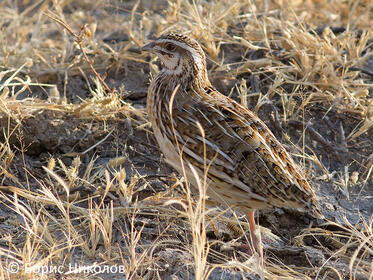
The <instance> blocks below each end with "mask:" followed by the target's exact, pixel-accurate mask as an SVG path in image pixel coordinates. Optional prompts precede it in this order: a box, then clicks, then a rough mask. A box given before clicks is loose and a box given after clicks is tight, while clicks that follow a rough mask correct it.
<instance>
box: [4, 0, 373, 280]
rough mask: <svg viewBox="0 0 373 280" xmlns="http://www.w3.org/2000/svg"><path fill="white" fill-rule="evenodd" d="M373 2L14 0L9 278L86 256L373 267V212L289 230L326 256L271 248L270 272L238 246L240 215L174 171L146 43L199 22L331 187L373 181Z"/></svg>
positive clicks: (7, 156)
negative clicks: (152, 95)
mask: <svg viewBox="0 0 373 280" xmlns="http://www.w3.org/2000/svg"><path fill="white" fill-rule="evenodd" d="M159 7H161V8H159ZM372 9H373V3H372V1H369V0H361V1H306V2H303V1H234V0H226V1H187V0H176V1H168V2H167V3H166V2H164V1H154V3H153V1H152V2H150V1H149V3H147V2H146V1H137V2H135V1H128V2H125V3H122V2H121V1H115V0H111V1H103V0H99V1H93V3H92V1H88V0H79V1H75V2H72V1H52V2H50V1H43V0H41V1H36V2H29V1H26V0H24V1H3V2H1V3H0V29H1V33H0V123H1V128H2V130H1V132H2V136H1V142H0V180H1V183H0V197H1V198H0V211H1V216H0V221H1V224H0V244H1V247H0V256H1V266H0V277H1V279H35V278H38V279H50V275H48V274H40V273H37V272H36V271H37V269H34V270H33V269H30V268H38V267H42V266H46V265H60V266H62V267H63V268H64V271H67V269H68V267H69V264H71V263H76V264H79V265H80V266H81V267H87V266H90V265H93V264H95V263H96V264H98V265H109V264H110V265H122V266H123V267H124V277H125V278H126V279H143V278H148V279H152V278H156V279H163V278H165V277H171V275H172V274H174V275H175V277H179V278H180V277H181V278H189V277H190V278H192V275H193V276H194V277H196V278H197V279H206V278H208V277H210V278H211V279H213V277H216V278H218V277H219V276H220V278H221V277H224V275H228V274H227V273H238V275H241V276H242V277H249V276H248V275H252V277H254V275H257V276H258V277H261V278H265V279H371V278H373V267H372V263H371V262H370V260H371V259H372V250H373V239H372V236H373V235H372V220H371V219H372V218H371V217H372V216H371V214H372V213H365V215H361V217H360V221H358V222H351V221H349V220H348V219H347V218H343V213H338V214H339V215H340V216H341V217H342V218H341V219H340V220H334V221H329V222H327V223H326V224H324V225H319V226H314V227H310V228H307V226H306V225H305V226H304V228H306V229H304V230H303V231H301V230H299V231H298V233H297V234H296V236H293V237H292V240H290V241H291V242H292V243H293V244H295V245H296V246H297V248H299V249H301V250H304V251H305V252H308V253H309V252H319V253H318V254H319V255H320V254H321V255H322V256H323V258H322V257H320V260H321V261H320V262H317V261H315V259H314V260H312V259H311V257H310V256H311V255H307V254H306V253H305V254H306V258H309V263H307V264H306V263H305V262H304V263H301V264H298V265H297V264H294V263H295V261H296V258H297V256H294V257H293V258H291V257H290V262H289V261H288V260H287V259H286V258H285V257H281V256H283V255H281V253H278V252H277V254H276V253H275V252H272V251H270V250H269V252H268V254H267V256H266V258H265V259H264V266H263V269H262V270H260V271H258V269H257V263H256V262H255V260H254V259H253V258H251V257H250V256H247V255H245V254H244V253H242V252H240V251H236V250H235V249H233V250H232V247H234V243H235V242H236V241H238V240H242V238H244V237H242V235H244V233H242V232H243V231H244V228H245V222H244V220H243V219H242V218H241V217H239V216H237V215H239V214H234V213H231V212H229V209H228V210H222V209H217V208H211V207H210V208H206V207H205V205H204V204H205V203H208V201H205V200H204V199H203V196H198V195H197V196H196V195H195V194H193V193H190V191H189V190H190V188H189V186H188V182H184V181H182V179H181V178H179V177H176V175H174V174H173V173H167V174H164V173H162V172H165V170H166V171H167V170H168V172H170V171H169V169H167V168H166V167H165V166H164V164H163V163H162V161H161V160H160V159H159V154H158V152H157V149H156V147H155V146H154V142H152V140H151V137H152V136H151V129H150V127H149V124H148V122H147V120H146V116H145V113H144V112H145V111H144V101H143V98H144V96H145V94H146V87H147V82H148V73H147V72H148V68H149V67H150V74H151V75H152V74H154V73H155V72H156V71H159V64H158V62H157V61H155V60H154V59H151V60H150V62H149V61H148V59H147V58H146V57H145V55H143V54H140V52H139V47H141V46H142V45H143V44H144V43H145V42H146V41H147V40H148V39H150V38H153V37H156V36H159V35H160V34H161V33H165V32H169V31H177V32H182V33H188V34H189V35H191V36H193V37H194V38H196V39H197V40H198V41H199V42H201V44H202V45H203V47H204V50H205V52H206V54H207V56H208V64H209V65H208V66H209V67H208V68H209V76H210V77H211V80H213V81H215V83H214V84H216V86H218V87H220V88H221V91H222V92H225V93H227V94H230V95H231V96H232V98H235V99H236V100H238V101H240V102H241V103H242V104H244V105H247V106H249V107H250V109H253V110H255V111H256V112H257V113H259V114H262V115H263V116H264V117H266V118H267V119H264V120H265V121H266V122H267V123H268V124H269V125H270V126H271V128H272V129H274V130H275V133H277V136H280V137H281V138H282V142H284V143H286V144H287V145H288V147H289V148H290V149H292V150H291V151H292V153H293V155H294V156H295V157H296V158H298V160H299V159H300V160H301V161H302V162H303V165H304V167H305V168H306V169H307V173H308V174H309V177H310V179H311V180H313V181H318V182H319V184H320V187H319V191H320V193H321V195H320V196H322V197H321V199H322V200H324V201H329V200H332V199H333V197H331V196H330V197H325V196H326V195H333V194H334V193H335V192H340V193H341V194H342V195H343V196H347V197H348V196H349V195H350V194H352V193H358V195H357V197H359V195H360V193H363V192H365V191H370V193H369V192H368V195H369V194H370V195H372V192H371V191H372V189H371V186H372V180H373V172H372V171H373V147H372V142H371V140H370V139H372V127H373V96H372V92H373V86H372V85H373V83H372V81H373V78H372V77H373V66H372V64H373V60H372V49H373V45H372V44H373V40H372V39H373V38H372V37H373V35H372V32H373V29H372V26H373V18H372V16H371V15H372ZM56 21H57V22H58V23H56ZM82 26H83V28H82ZM76 31H77V32H76ZM87 35H89V36H87ZM92 72H93V73H95V74H94V75H92V74H91V73H92ZM123 73H124V74H123ZM114 89H116V90H114ZM263 112H264V113H263ZM336 127H337V130H336V131H333V129H335V128H336ZM325 130H330V131H332V132H330V133H329V132H326V131H325ZM87 138H88V140H85V139H87ZM141 159H143V160H141ZM149 161H151V163H149ZM144 166H146V168H147V169H144ZM149 166H150V167H149ZM162 166H163V167H162ZM149 169H150V170H151V171H149ZM144 170H145V171H144ZM200 182H201V184H200V186H198V187H199V188H198V189H199V192H200V193H203V192H204V191H203V190H204V188H205V187H206V186H205V184H204V183H203V182H204V178H200ZM356 188H359V190H358V191H356ZM353 210H354V211H355V209H353ZM345 211H347V212H348V211H351V210H345ZM355 212H356V213H358V211H355ZM229 215H230V216H229ZM369 219H370V220H369ZM221 224H223V225H226V228H227V230H226V231H223V233H221V231H222V229H221V228H222V227H223V228H224V226H221ZM262 231H264V232H265V229H263V228H262ZM237 234H238V237H237V236H236V235H237ZM212 235H214V237H213V238H212V237H211V236H212ZM232 236H233V237H232ZM228 237H229V238H228ZM282 237H283V236H282ZM240 238H241V239H240ZM310 244H311V245H310ZM310 248H311V249H310ZM281 250H282V249H281ZM284 250H287V249H286V248H285V249H284ZM307 250H308V251H307ZM310 250H311V251H310ZM312 250H314V251H312ZM315 250H316V251H315ZM227 252H228V253H227ZM232 252H233V253H232ZM289 252H293V251H289ZM289 254H290V253H289ZM319 255H318V256H319ZM316 259H317V258H316ZM11 263H16V264H17V265H19V272H18V273H11V271H10V270H9V265H10V264H11ZM26 264H27V267H28V268H29V269H28V270H26ZM172 266H175V267H177V268H178V269H176V271H175V270H172V269H171V267H172ZM178 271H179V274H177V273H178ZM180 271H186V272H185V274H180ZM217 271H218V272H219V273H220V274H214V273H216V272H217ZM167 273H168V274H167ZM224 273H226V274H224ZM216 275H217V276H216ZM222 275H223V276H222ZM81 276H82V274H79V273H77V272H76V271H75V272H74V273H70V274H64V275H63V277H64V279H80V278H81ZM85 276H86V277H89V278H92V279H93V278H95V277H101V278H102V279H105V275H103V276H95V275H91V274H90V275H85ZM111 276H112V275H111ZM56 277H57V276H56ZM237 277H238V276H237ZM250 277H251V276H250ZM118 278H120V279H122V278H123V274H120V275H118ZM220 278H219V279H220ZM253 279H256V278H253Z"/></svg>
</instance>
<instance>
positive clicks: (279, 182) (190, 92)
mask: <svg viewBox="0 0 373 280" xmlns="http://www.w3.org/2000/svg"><path fill="white" fill-rule="evenodd" d="M141 50H142V51H145V52H149V53H152V54H155V55H156V56H158V57H159V59H160V60H161V62H162V64H163V68H162V69H161V70H160V71H159V72H158V74H157V75H156V76H155V77H154V79H152V81H151V82H150V85H149V88H148V95H147V104H146V108H147V113H148V117H149V120H150V123H151V126H152V129H153V132H154V135H155V138H156V141H157V143H158V145H159V147H160V150H161V152H162V153H163V154H164V157H165V160H166V162H167V163H168V164H169V165H171V166H172V167H173V168H174V169H176V171H178V172H179V173H180V174H181V175H183V176H184V177H186V179H187V180H188V182H190V183H191V185H192V186H194V187H196V186H198V184H199V183H200V181H199V180H198V178H197V177H200V178H203V176H204V175H205V174H206V177H207V183H206V184H207V189H206V193H207V196H208V197H209V198H210V199H212V200H213V201H216V202H217V203H219V204H221V205H223V206H226V207H230V208H232V209H237V210H239V211H241V212H243V213H244V214H246V215H247V220H248V223H249V229H250V241H251V244H250V245H251V246H253V247H251V248H253V252H255V251H256V252H257V253H259V254H260V255H261V256H262V254H263V247H262V244H261V241H260V238H258V237H257V235H256V225H255V218H254V217H255V216H254V214H255V210H260V209H265V208H272V207H280V208H301V209H303V210H304V211H308V212H309V213H310V214H311V215H313V216H315V217H317V218H322V217H323V215H322V213H321V211H320V207H319V204H318V200H317V198H316V195H315V193H314V191H313V190H312V188H311V186H310V184H309V182H308V181H307V180H306V179H305V174H304V172H303V171H302V169H301V168H300V166H299V165H297V164H296V163H295V162H294V160H293V159H292V157H291V156H290V155H289V153H288V152H287V151H286V149H285V148H284V146H283V145H282V144H281V143H280V142H279V141H278V140H277V139H276V137H275V136H274V134H273V133H272V132H271V130H270V129H269V128H268V127H267V126H266V125H265V123H264V122H263V121H262V120H261V119H260V118H259V117H258V116H257V115H256V114H255V113H253V112H252V111H250V110H249V109H248V108H247V107H244V106H243V105H241V104H239V103H238V102H236V101H234V100H233V99H231V98H229V97H227V96H226V95H224V94H222V93H220V92H219V91H218V90H217V89H216V88H214V87H213V86H212V84H211V82H210V80H209V78H208V73H207V67H206V55H205V52H204V51H203V49H202V47H201V45H200V44H199V43H198V42H197V41H196V40H195V39H193V38H192V37H190V36H188V35H183V34H178V33H168V34H165V35H162V36H160V37H158V38H157V39H155V40H153V41H151V42H150V43H148V44H146V45H145V46H143V47H142V48H141ZM196 174H198V176H196Z"/></svg>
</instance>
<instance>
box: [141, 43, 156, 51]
mask: <svg viewBox="0 0 373 280" xmlns="http://www.w3.org/2000/svg"><path fill="white" fill-rule="evenodd" d="M154 46H155V43H154V42H151V43H149V44H146V45H145V46H143V47H142V48H141V51H143V52H153V51H154Z"/></svg>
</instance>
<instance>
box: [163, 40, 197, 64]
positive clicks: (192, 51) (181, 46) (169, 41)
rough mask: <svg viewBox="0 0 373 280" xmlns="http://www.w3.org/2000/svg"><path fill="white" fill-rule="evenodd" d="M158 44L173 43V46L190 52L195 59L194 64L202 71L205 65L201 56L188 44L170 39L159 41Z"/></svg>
mask: <svg viewBox="0 0 373 280" xmlns="http://www.w3.org/2000/svg"><path fill="white" fill-rule="evenodd" d="M157 43H172V44H175V45H177V46H179V47H180V48H183V49H185V50H187V51H189V52H190V53H191V55H192V57H193V60H194V63H195V64H196V65H197V66H198V68H199V69H202V67H203V63H202V58H201V55H200V54H199V53H198V52H197V51H196V50H195V49H193V48H192V47H190V46H188V45H187V44H185V43H183V42H179V41H176V40H170V39H158V40H157Z"/></svg>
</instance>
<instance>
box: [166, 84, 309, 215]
mask: <svg viewBox="0 0 373 280" xmlns="http://www.w3.org/2000/svg"><path fill="white" fill-rule="evenodd" d="M171 111H172V115H171V119H172V127H173V131H172V132H171V131H169V133H170V134H171V137H172V138H173V139H174V141H176V142H177V143H175V144H177V145H178V146H179V148H180V151H182V152H183V157H184V158H185V159H186V160H189V161H190V162H193V165H197V166H199V167H200V168H203V166H206V165H209V175H210V176H215V177H216V179H217V180H225V181H227V179H228V178H229V181H230V182H229V183H231V184H233V185H234V186H235V187H237V188H239V189H241V190H242V191H244V192H246V193H250V194H251V196H252V197H253V198H254V199H257V200H262V201H263V202H266V203H268V205H273V206H280V207H284V206H285V207H286V206H288V207H303V208H312V207H313V205H314V204H316V199H315V195H314V193H313V191H312V189H311V188H310V186H309V184H308V182H307V181H306V180H305V179H304V176H303V173H302V171H301V169H300V168H299V167H298V166H297V165H296V164H295V163H294V161H293V160H292V158H291V156H290V155H289V154H288V153H287V152H286V150H285V148H284V147H283V146H282V145H281V144H280V143H279V142H278V141H277V139H276V138H275V136H274V135H273V134H272V132H271V131H270V130H269V129H268V127H267V126H266V125H265V124H264V123H263V122H262V121H261V120H260V119H259V118H258V117H257V116H256V115H255V114H253V113H252V112H251V111H250V110H248V109H246V108H244V107H243V106H241V105H239V104H238V103H236V102H234V101H233V100H231V99H229V98H227V97H226V96H224V95H222V94H221V93H219V92H218V91H216V90H215V89H214V88H212V87H207V88H205V93H204V94H202V95H201V94H198V95H196V96H194V97H190V96H189V97H188V98H185V96H181V97H180V99H179V100H178V98H177V97H176V98H175V100H174V103H173V104H172V110H171Z"/></svg>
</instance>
